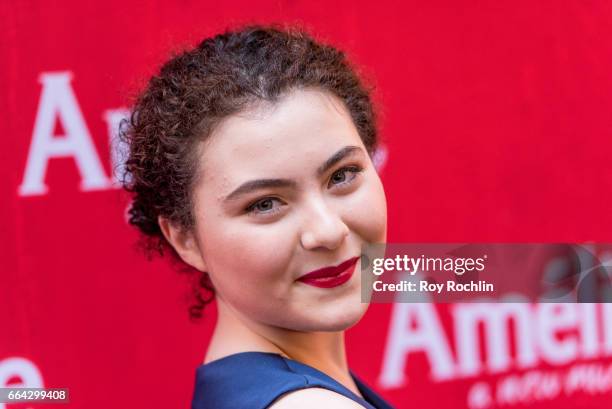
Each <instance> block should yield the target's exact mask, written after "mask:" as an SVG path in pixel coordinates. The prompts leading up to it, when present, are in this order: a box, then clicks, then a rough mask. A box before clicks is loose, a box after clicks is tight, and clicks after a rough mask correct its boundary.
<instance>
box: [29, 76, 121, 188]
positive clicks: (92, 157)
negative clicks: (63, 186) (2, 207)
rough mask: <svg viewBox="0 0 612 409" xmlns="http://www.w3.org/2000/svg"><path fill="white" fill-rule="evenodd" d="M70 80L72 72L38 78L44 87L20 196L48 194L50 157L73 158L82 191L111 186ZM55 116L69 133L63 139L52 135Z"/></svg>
mask: <svg viewBox="0 0 612 409" xmlns="http://www.w3.org/2000/svg"><path fill="white" fill-rule="evenodd" d="M71 79H72V74H71V73H70V72H58V73H43V74H41V75H40V77H39V82H40V83H41V84H42V85H43V89H42V94H41V97H40V102H39V104H38V112H37V114H36V120H35V123H34V133H33V135H32V144H31V145H30V152H29V153H28V160H27V164H26V170H25V175H24V178H23V182H22V184H21V186H19V194H20V195H21V196H31V195H43V194H45V193H47V190H48V189H47V186H46V185H45V183H44V179H45V173H46V169H47V163H48V161H49V159H50V158H59V157H73V158H74V160H75V162H76V165H77V168H78V169H79V172H80V173H81V186H80V189H81V190H97V189H106V188H108V187H110V182H109V180H108V178H107V177H106V175H105V174H104V171H103V168H102V164H101V162H100V159H99V158H98V154H97V153H96V150H95V147H94V145H93V143H92V141H91V136H90V134H89V130H88V129H87V125H86V124H85V120H84V119H83V114H82V113H81V111H80V109H79V105H78V103H77V100H76V97H75V96H74V92H73V91H72V88H71V87H70V81H71ZM56 115H57V118H58V119H59V120H61V121H62V125H63V127H64V129H65V131H66V135H64V136H62V137H60V138H54V137H53V126H54V125H55V118H56Z"/></svg>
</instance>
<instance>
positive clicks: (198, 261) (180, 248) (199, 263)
mask: <svg viewBox="0 0 612 409" xmlns="http://www.w3.org/2000/svg"><path fill="white" fill-rule="evenodd" d="M157 223H158V224H159V228H160V229H161V231H162V233H163V234H164V237H165V238H166V240H168V243H170V245H171V246H172V247H174V250H176V252H177V253H178V255H179V256H180V257H181V258H182V259H183V261H184V262H185V263H187V264H189V265H190V266H192V267H194V268H196V269H198V270H200V271H206V263H204V257H202V252H201V251H200V247H199V246H198V241H197V240H196V238H195V237H194V236H193V234H192V233H191V232H188V231H184V230H183V229H180V228H178V227H176V226H175V225H174V224H172V223H171V222H170V221H169V220H167V219H165V218H163V217H162V216H159V217H158V218H157Z"/></svg>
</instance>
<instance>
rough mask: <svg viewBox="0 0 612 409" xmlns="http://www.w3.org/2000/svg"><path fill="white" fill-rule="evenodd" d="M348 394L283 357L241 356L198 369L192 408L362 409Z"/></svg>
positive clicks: (323, 376)
mask: <svg viewBox="0 0 612 409" xmlns="http://www.w3.org/2000/svg"><path fill="white" fill-rule="evenodd" d="M347 392H348V390H346V391H344V390H343V387H342V386H340V385H339V384H338V383H337V382H335V381H334V380H333V379H332V378H329V377H326V375H324V374H322V373H318V371H316V370H314V368H310V367H308V366H306V365H303V364H300V363H298V362H297V361H292V360H290V359H285V358H284V357H282V356H281V355H279V354H276V353H270V352H240V353H236V354H232V355H228V356H225V357H223V358H220V359H217V360H214V361H211V362H209V363H207V364H204V365H201V366H200V367H198V369H197V371H196V385H195V391H194V397H193V401H192V409H205V408H219V409H225V408H228V409H229V408H232V409H235V408H267V407H270V405H273V406H272V407H274V408H275V409H284V408H296V409H299V408H301V407H306V406H304V404H306V403H307V406H308V407H313V406H314V405H316V404H317V403H322V404H323V403H324V404H323V405H322V406H323V407H332V408H335V407H338V408H347V409H350V408H361V407H362V406H360V405H358V404H357V403H356V402H355V401H354V400H351V398H350V397H349V396H350V395H348V394H347ZM349 394H350V392H349ZM343 395H344V396H343ZM353 403H354V405H353ZM299 405H301V406H299Z"/></svg>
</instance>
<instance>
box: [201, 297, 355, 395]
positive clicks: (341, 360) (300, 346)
mask: <svg viewBox="0 0 612 409" xmlns="http://www.w3.org/2000/svg"><path fill="white" fill-rule="evenodd" d="M217 311H218V319H217V325H216V327H215V331H214V333H213V336H212V339H211V341H210V344H209V347H208V351H207V353H206V358H205V360H204V362H205V363H208V362H210V361H213V360H216V359H219V358H223V357H225V356H228V355H232V354H236V353H239V352H247V351H261V352H271V353H278V354H280V355H282V356H284V357H286V358H289V359H293V360H295V361H298V362H301V363H303V364H306V365H309V366H311V367H313V368H316V369H318V370H319V371H321V372H323V373H325V374H327V375H328V376H330V377H332V378H334V379H335V380H337V381H338V382H340V383H341V384H343V385H344V386H345V387H347V388H348V389H349V390H351V391H352V392H353V393H355V394H357V395H358V396H361V394H360V393H359V390H358V389H357V386H356V385H355V382H354V381H353V378H352V377H351V376H350V373H349V368H348V364H347V360H346V351H345V346H344V331H336V332H299V331H291V330H287V329H284V328H279V327H271V326H267V325H262V324H259V323H256V322H253V321H252V320H248V319H246V318H245V317H242V316H241V315H240V314H239V313H238V312H237V311H236V310H235V309H233V308H231V306H229V305H228V304H227V303H225V302H224V301H223V300H221V299H220V298H217Z"/></svg>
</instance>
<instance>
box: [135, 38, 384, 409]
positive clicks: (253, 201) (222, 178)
mask: <svg viewBox="0 0 612 409" xmlns="http://www.w3.org/2000/svg"><path fill="white" fill-rule="evenodd" d="M123 135H124V137H125V138H126V140H127V142H128V143H129V145H130V153H129V158H128V159H127V162H126V169H127V173H126V178H125V184H126V188H127V189H128V190H129V191H130V192H132V193H133V194H134V196H133V197H134V201H133V204H132V207H131V209H130V222H131V223H132V224H133V225H135V226H137V227H139V228H140V230H141V231H142V232H143V233H144V234H145V235H147V236H149V237H151V238H152V239H153V240H157V241H156V243H157V245H158V246H159V249H160V250H161V249H163V248H164V247H166V248H167V249H169V250H170V251H171V254H173V255H175V256H178V257H179V258H180V260H182V262H184V263H186V264H187V265H188V266H190V267H192V268H194V269H196V270H197V271H198V272H199V274H201V275H202V286H203V287H204V289H211V290H213V291H214V294H215V296H216V302H217V310H218V320H217V324H216V327H215V330H214V334H213V337H212V340H211V342H210V345H209V346H208V350H207V353H206V357H205V360H204V364H203V365H202V366H200V367H199V368H198V370H197V379H196V386H195V393H194V399H193V406H192V407H193V408H194V409H204V408H233V409H235V408H265V407H271V408H275V409H283V408H294V409H295V408H298V409H299V408H312V407H317V406H316V405H319V407H325V408H362V407H367V408H389V407H390V406H389V404H387V403H386V402H384V401H383V400H382V399H381V398H380V397H379V396H378V395H377V394H376V393H375V392H374V391H372V390H371V389H370V388H369V387H367V386H366V385H365V384H363V383H362V382H361V381H360V380H359V379H358V378H357V377H356V376H355V375H354V374H353V373H352V372H351V371H350V370H349V367H348V365H347V360H346V353H345V343H344V331H345V330H346V329H347V328H349V327H351V326H353V325H355V324H356V323H357V322H358V321H359V320H360V318H361V317H362V316H363V314H364V313H365V311H366V309H367V307H368V305H367V304H366V303H362V302H361V289H360V282H361V280H360V253H361V248H362V246H363V245H365V244H367V243H380V242H384V241H385V239H386V221H387V220H386V202H385V194H384V190H383V187H382V184H381V181H380V179H379V177H378V175H377V173H376V169H375V168H374V166H373V164H372V160H371V155H372V153H373V152H374V149H375V147H376V141H377V132H376V124H375V116H374V112H373V107H372V103H371V99H370V96H369V94H368V91H367V90H366V89H365V87H364V86H363V85H362V83H361V81H360V79H359V78H358V76H357V75H356V73H355V71H354V70H353V69H352V68H351V66H350V65H349V63H348V62H347V61H346V59H345V57H344V54H343V53H342V52H340V51H338V50H337V49H335V48H333V47H330V46H327V45H323V44H320V43H317V42H315V41H314V40H313V39H312V38H311V37H310V36H308V35H307V34H305V33H304V32H301V31H297V30H293V29H279V28H274V27H261V26H250V27H246V28H243V29H241V30H238V31H233V32H227V33H224V34H220V35H217V36H215V37H213V38H208V39H206V40H204V41H203V42H202V43H201V44H200V45H199V46H198V47H196V48H195V49H193V50H190V51H187V52H185V53H183V54H181V55H178V56H176V57H175V58H173V59H172V60H170V61H168V62H167V63H166V64H165V65H164V66H163V67H162V69H161V71H160V73H159V75H157V76H154V77H153V78H151V80H150V82H149V84H148V87H147V88H146V89H145V90H144V91H143V93H142V94H141V95H140V97H139V98H138V99H137V101H136V104H135V106H134V109H133V113H132V116H131V120H130V122H129V124H128V126H127V128H125V129H124V134H123Z"/></svg>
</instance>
